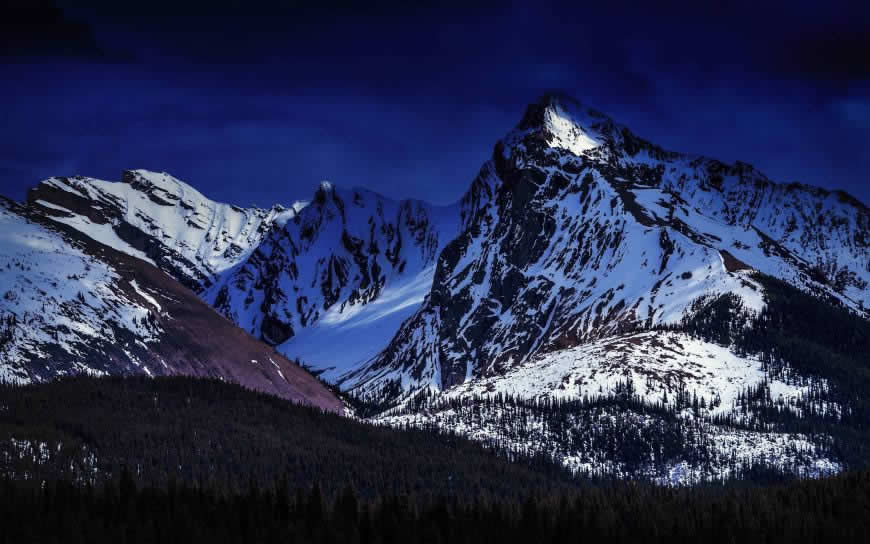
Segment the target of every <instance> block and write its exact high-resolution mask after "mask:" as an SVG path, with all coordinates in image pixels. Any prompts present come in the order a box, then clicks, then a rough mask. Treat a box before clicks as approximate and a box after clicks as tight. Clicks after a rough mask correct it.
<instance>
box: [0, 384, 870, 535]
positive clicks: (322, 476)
mask: <svg viewBox="0 0 870 544" xmlns="http://www.w3.org/2000/svg"><path fill="white" fill-rule="evenodd" d="M0 391H2V393H0V406H2V409H0V432H2V433H3V436H4V439H5V440H3V441H2V442H0V443H2V444H4V445H3V448H4V451H2V453H0V463H2V470H3V474H4V476H3V480H2V483H0V526H2V527H3V528H4V530H3V531H2V534H3V537H2V542H4V543H6V542H9V543H12V542H15V543H20V542H97V543H98V542H130V543H133V542H186V543H187V542H342V543H354V542H360V543H376V542H383V543H387V542H397V543H398V542H433V543H436V542H500V543H509V542H604V541H606V542H637V541H644V542H696V541H698V539H703V540H705V541H709V542H826V541H830V540H828V539H830V538H832V537H836V538H837V539H838V540H837V541H840V542H848V541H864V540H866V535H867V534H868V533H867V531H868V530H870V474H868V473H866V472H851V473H846V474H843V475H840V476H836V477H832V478H825V479H821V480H788V481H786V480H780V481H779V483H773V484H769V485H765V486H761V485H757V484H755V483H751V481H759V480H765V479H766V481H768V482H769V481H770V480H771V477H770V475H769V474H759V475H756V476H758V477H756V478H753V477H752V475H746V479H745V480H743V481H731V482H719V483H715V484H714V483H709V484H706V485H700V486H694V487H662V486H656V485H652V484H645V483H626V482H618V481H615V480H610V479H605V478H598V479H595V480H592V479H582V480H581V479H577V478H575V477H573V476H572V475H570V474H568V473H567V472H565V471H564V470H563V469H561V468H560V467H559V466H558V465H556V464H554V463H552V462H551V461H550V460H548V459H546V458H535V457H523V456H521V455H519V454H517V453H516V452H514V453H512V454H510V453H508V452H499V451H498V450H496V449H493V448H492V447H490V448H489V449H487V448H485V447H484V446H482V445H479V444H476V443H472V442H469V441H467V440H464V439H461V438H458V437H455V436H451V435H446V434H443V433H440V434H439V433H436V432H434V431H431V430H419V429H417V430H415V429H405V430H398V429H390V428H384V427H376V426H372V425H368V424H363V423H358V422H355V421H353V420H350V419H348V418H344V417H340V416H336V415H332V414H325V413H322V412H320V411H317V410H313V409H310V408H305V407H300V406H296V405H293V404H290V403H288V402H285V401H282V400H280V399H277V398H274V397H271V396H268V395H263V394H259V393H254V392H251V391H248V390H245V389H243V388H240V387H238V386H235V385H229V384H226V383H223V382H220V381H216V380H202V379H192V378H160V379H148V378H108V379H94V378H75V379H67V380H61V381H56V382H51V383H47V384H42V385H34V386H27V387H13V386H3V387H2V389H0ZM508 457H510V459H508Z"/></svg>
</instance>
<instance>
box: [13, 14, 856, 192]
mask: <svg viewBox="0 0 870 544" xmlns="http://www.w3.org/2000/svg"><path fill="white" fill-rule="evenodd" d="M176 4H181V3H180V2H168V1H164V0H160V1H150V2H132V3H131V4H130V5H123V6H121V5H120V3H109V2H105V3H102V5H100V4H93V7H88V8H84V7H82V6H81V3H80V2H66V3H65V2H60V3H59V4H58V5H59V7H60V9H59V10H54V9H52V6H51V4H50V3H47V2H44V1H42V0H39V1H34V2H20V3H15V2H11V3H9V4H4V8H3V10H4V12H3V13H0V18H2V19H3V21H4V22H3V23H2V28H0V31H2V38H0V43H2V47H3V53H2V57H0V60H2V69H0V80H2V82H3V85H2V86H0V99H2V101H3V104H4V107H3V117H4V123H3V132H2V139H0V193H2V194H5V195H8V196H12V197H13V198H17V199H20V198H23V196H24V192H25V190H26V188H27V187H30V186H32V185H33V184H35V183H36V182H37V181H39V180H40V179H43V178H45V177H48V176H51V175H74V174H83V175H90V176H95V177H102V178H106V179H118V178H119V177H120V172H121V170H122V169H125V168H149V169H153V170H162V171H167V172H170V173H172V174H174V175H175V176H177V177H179V178H181V179H184V180H186V181H188V182H190V183H192V184H193V185H194V186H196V187H198V188H199V189H200V190H202V191H203V192H204V193H205V194H207V195H209V196H211V197H213V198H216V199H219V200H224V201H230V202H234V203H238V204H242V205H248V204H252V203H254V204H258V205H270V204H272V203H273V202H276V201H277V202H284V203H287V202H290V201H292V200H295V199H304V198H309V197H310V196H311V194H312V192H313V190H314V188H315V186H316V184H317V183H318V182H319V181H320V180H322V179H329V180H331V181H333V182H334V183H336V184H339V185H346V186H352V185H361V186H365V187H368V188H371V189H373V190H376V191H379V192H381V193H384V194H386V195H388V196H391V197H394V198H401V197H415V198H421V199H424V200H429V201H432V202H436V203H447V202H451V201H454V200H456V199H457V198H458V197H459V196H460V195H461V194H462V192H463V191H464V190H465V189H466V187H467V186H468V184H469V182H470V181H471V179H472V178H473V177H474V175H475V174H476V173H477V171H478V169H479V167H480V165H481V164H482V163H483V161H484V160H486V158H487V157H488V156H489V154H490V153H491V150H492V146H493V145H494V143H495V141H496V140H497V139H498V138H500V137H501V136H502V135H504V134H505V133H506V132H507V131H508V130H509V129H510V128H511V127H512V126H513V125H514V124H515V123H516V122H517V121H518V120H519V118H520V116H521V114H522V111H523V109H524V107H525V105H526V104H527V103H529V102H531V101H533V100H534V99H535V98H536V96H538V95H539V94H541V93H542V92H544V91H548V90H561V91H564V92H567V93H569V94H571V95H574V96H576V97H577V98H579V99H580V100H582V101H585V102H587V103H589V104H590V105H593V106H595V107H597V108H599V109H601V110H602V111H605V112H606V113H608V114H610V115H611V116H612V117H614V118H615V119H616V120H618V121H620V122H622V123H624V124H626V125H628V126H630V127H631V128H632V129H633V130H634V132H636V133H638V134H639V135H641V136H644V137H646V138H648V139H650V140H653V141H654V142H656V143H659V144H661V145H663V146H664V147H666V148H670V149H674V150H678V151H687V152H694V153H700V154H704V155H708V156H712V157H716V158H720V159H723V160H726V161H733V160H736V159H740V160H744V161H746V162H750V163H752V164H754V165H755V166H757V167H758V168H760V169H761V170H763V171H764V172H766V173H767V174H768V175H769V176H770V177H772V178H773V179H775V180H779V181H787V182H790V181H801V182H804V183H810V184H815V185H821V186H824V187H828V188H841V189H845V190H847V191H849V192H851V193H853V194H854V195H856V196H857V197H859V198H860V199H861V200H863V201H864V202H865V203H868V202H870V175H868V172H870V53H868V52H870V32H868V29H870V8H868V7H866V4H867V2H854V3H848V2H825V3H823V5H821V6H820V5H819V3H818V2H812V3H802V2H789V3H788V4H782V5H779V6H773V5H770V4H769V3H767V2H757V1H756V2H751V3H726V4H723V7H718V8H710V7H703V8H701V7H697V6H696V7H685V6H680V5H679V4H676V3H659V2H644V3H639V4H637V5H632V4H628V3H625V4H621V3H608V4H616V5H614V6H613V7H608V8H604V7H588V6H586V7H584V6H581V5H580V4H581V3H580V2H566V3H552V4H548V5H546V6H544V5H543V4H539V7H529V5H530V3H526V2H520V3H513V4H512V3H510V2H498V3H491V4H480V3H475V2H471V1H467V2H459V3H455V4H444V3H438V4H437V5H436V4H435V3H433V4H431V5H422V7H420V5H419V4H417V5H415V7H413V8H412V7H407V6H405V5H404V4H405V3H400V2H387V3H384V2H375V3H374V4H371V5H367V6H366V7H364V8H363V7H360V6H362V4H361V3H356V2H329V1H325V2H319V3H317V4H314V3H311V4H307V3H298V2H296V3H293V2H288V3H284V4H281V6H282V7H276V4H264V3H261V2H257V1H254V0H250V1H247V2H220V1H217V2H210V3H208V4H203V6H206V5H207V6H209V9H210V12H209V13H208V14H203V13H199V12H198V11H197V10H194V9H193V8H179V7H177V6H176ZM602 4H604V3H603V2H602ZM25 9H26V10H27V11H23V10H25ZM180 10H186V11H180ZM252 12H253V13H255V14H254V15H252V14H251V13H252Z"/></svg>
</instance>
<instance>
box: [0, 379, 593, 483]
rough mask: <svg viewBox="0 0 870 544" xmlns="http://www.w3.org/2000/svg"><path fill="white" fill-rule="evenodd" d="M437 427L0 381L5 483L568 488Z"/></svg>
mask: <svg viewBox="0 0 870 544" xmlns="http://www.w3.org/2000/svg"><path fill="white" fill-rule="evenodd" d="M514 461H519V462H511V461H510V460H508V459H505V458H503V457H499V456H496V455H494V454H493V453H491V452H489V451H487V450H485V449H484V448H483V447H482V446H480V445H478V444H476V443H473V442H471V441H468V440H465V439H460V438H453V437H450V436H447V435H445V434H443V433H440V434H436V433H434V432H429V431H423V430H407V431H403V430H399V429H392V428H387V427H379V426H374V425H370V424H364V423H360V422H357V421H354V420H352V419H349V418H346V417H342V416H338V415H335V414H331V413H326V412H323V411H321V410H318V409H316V408H309V407H303V406H300V405H295V404H292V403H290V402H287V401H285V400H282V399H279V398H276V397H273V396H271V395H266V394H262V393H257V392H254V391H250V390H247V389H244V388H242V387H239V386H237V385H231V384H228V383H224V382H221V381H218V380H204V379H197V378H187V377H171V378H155V379H149V378H144V377H137V378H100V379H96V378H85V377H80V378H72V379H66V380H60V381H54V382H50V383H45V384H39V385H28V386H8V385H7V386H2V387H0V468H2V470H3V473H5V474H7V475H9V476H10V477H12V478H13V479H16V480H22V479H28V480H36V481H41V480H44V479H48V480H51V479H56V478H68V479H71V480H74V481H77V482H80V483H87V482H92V483H95V484H99V483H101V482H103V481H106V480H110V479H113V478H114V479H117V477H118V475H119V474H120V471H121V469H122V468H123V467H127V468H128V469H129V470H130V471H131V472H132V473H133V474H135V475H136V477H137V481H138V482H139V483H140V484H155V485H160V486H162V485H165V484H166V483H167V482H169V481H170V480H173V479H174V480H176V481H178V482H186V483H190V484H203V485H208V486H212V487H214V488H217V489H222V490H231V491H235V490H240V489H241V490H244V489H247V488H248V486H249V485H251V484H255V485H258V486H263V487H266V488H268V487H272V486H274V485H275V483H276V482H278V481H279V480H281V479H286V480H287V481H288V482H289V485H291V486H292V487H299V488H308V487H311V486H312V485H313V484H315V483H318V484H319V485H321V486H322V487H323V490H324V493H326V494H327V495H330V494H333V493H335V492H339V491H341V490H342V489H343V488H344V487H346V486H348V485H350V486H352V487H353V488H354V489H356V490H358V491H359V492H360V493H362V494H363V495H364V496H375V495H378V494H384V493H401V494H415V495H446V494H456V495H462V496H469V497H470V496H476V497H482V498H485V497H519V496H522V495H524V494H525V493H527V492H529V491H535V492H538V493H547V492H555V491H558V490H560V489H568V488H573V487H576V485H577V484H576V482H575V481H574V480H573V479H572V478H571V477H570V475H569V474H568V473H567V472H565V471H564V470H563V469H561V468H558V467H556V465H554V464H552V463H551V462H549V461H543V460H542V461H535V460H530V459H529V460H522V459H521V460H514Z"/></svg>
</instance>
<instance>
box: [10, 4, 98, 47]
mask: <svg viewBox="0 0 870 544" xmlns="http://www.w3.org/2000/svg"><path fill="white" fill-rule="evenodd" d="M0 56H2V58H5V59H6V60H7V61H8V60H10V59H16V58H17V59H21V58H29V59H33V58H40V57H44V56H51V57H81V58H99V57H102V56H103V51H102V49H100V47H99V46H98V45H97V42H96V40H95V39H94V36H93V33H92V32H91V28H90V26H89V25H88V24H86V23H83V22H81V21H75V20H72V19H70V18H69V17H68V16H67V15H66V14H65V13H64V12H63V11H62V10H61V9H60V8H58V7H56V6H55V5H54V3H53V2H51V1H49V0H18V1H15V0H4V2H3V4H2V5H0Z"/></svg>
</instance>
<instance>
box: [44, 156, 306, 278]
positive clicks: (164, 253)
mask: <svg viewBox="0 0 870 544" xmlns="http://www.w3.org/2000/svg"><path fill="white" fill-rule="evenodd" d="M29 200H30V202H31V203H32V204H33V205H35V206H37V207H40V208H42V209H44V210H45V212H46V213H47V214H49V215H51V216H52V217H53V218H54V220H55V221H57V222H59V223H63V224H66V225H69V226H71V227H73V228H75V229H77V230H79V231H81V232H82V233H84V234H86V235H87V236H90V237H91V238H93V239H94V240H97V241H99V242H101V243H104V244H106V245H109V246H111V247H113V248H115V249H118V250H120V251H123V252H125V253H127V254H129V255H132V256H134V257H137V258H142V259H144V260H147V261H149V262H152V263H155V264H158V266H161V267H162V268H164V269H165V270H166V271H167V272H169V273H170V274H172V275H173V276H175V277H176V279H179V280H180V281H182V282H184V283H185V284H187V285H188V286H191V287H196V286H197V285H209V284H211V282H212V281H214V278H215V277H216V276H217V275H219V274H221V273H223V272H225V271H227V270H229V269H230V268H232V267H233V266H235V265H236V264H238V263H239V262H241V261H243V260H244V259H245V258H247V257H248V255H250V254H251V252H253V251H254V249H256V247H257V245H258V244H259V243H260V241H261V240H262V239H263V237H264V236H265V235H266V233H267V232H268V231H269V229H270V228H271V227H272V225H282V224H283V223H284V222H286V221H287V220H289V219H290V218H292V217H293V216H294V215H295V214H296V213H297V212H298V211H299V209H301V208H302V207H304V204H303V203H298V202H297V203H295V204H294V205H293V206H291V207H290V208H284V207H282V206H278V205H276V206H273V207H272V208H271V209H268V210H264V209H259V208H241V207H238V206H235V205H231V204H223V203H219V202H214V201H213V200H210V199H209V198H206V197H205V196H203V195H202V194H201V193H200V192H199V191H197V190H196V189H194V188H193V187H191V186H190V185H188V184H186V183H184V182H182V181H180V180H178V179H176V178H174V177H172V176H170V175H169V174H166V173H157V172H149V171H146V170H131V171H127V172H125V173H124V176H123V179H122V181H120V182H110V181H103V180H98V179H93V178H85V177H76V178H50V179H48V180H45V181H43V182H42V183H41V184H40V185H39V186H37V187H36V188H35V189H33V190H32V191H31V193H30V195H29Z"/></svg>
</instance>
